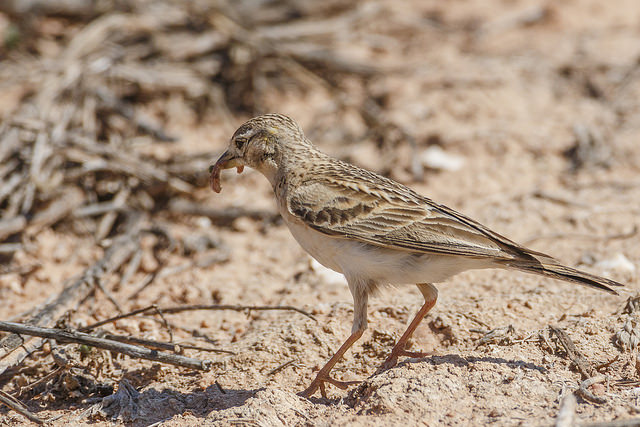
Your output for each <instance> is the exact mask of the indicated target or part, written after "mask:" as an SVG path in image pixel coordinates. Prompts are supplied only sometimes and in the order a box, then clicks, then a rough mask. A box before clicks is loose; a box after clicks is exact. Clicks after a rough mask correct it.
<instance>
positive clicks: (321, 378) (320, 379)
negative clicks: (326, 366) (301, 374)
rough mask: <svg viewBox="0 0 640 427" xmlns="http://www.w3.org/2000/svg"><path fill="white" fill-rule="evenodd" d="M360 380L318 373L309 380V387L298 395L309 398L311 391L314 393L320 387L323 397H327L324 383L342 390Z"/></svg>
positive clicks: (358, 382)
mask: <svg viewBox="0 0 640 427" xmlns="http://www.w3.org/2000/svg"><path fill="white" fill-rule="evenodd" d="M361 382H362V381H338V380H336V379H334V378H331V377H330V376H329V375H327V374H323V373H318V375H317V376H316V378H315V379H314V380H313V381H312V382H311V384H310V385H309V387H307V388H306V390H304V391H303V392H301V393H300V396H302V397H305V398H307V399H308V398H310V397H311V396H312V395H313V393H315V392H316V391H317V390H318V389H320V394H321V395H322V397H324V398H325V399H326V398H327V391H326V389H325V383H329V384H331V385H334V386H336V387H338V388H340V389H342V390H346V389H347V388H349V387H350V386H352V385H357V384H360V383H361Z"/></svg>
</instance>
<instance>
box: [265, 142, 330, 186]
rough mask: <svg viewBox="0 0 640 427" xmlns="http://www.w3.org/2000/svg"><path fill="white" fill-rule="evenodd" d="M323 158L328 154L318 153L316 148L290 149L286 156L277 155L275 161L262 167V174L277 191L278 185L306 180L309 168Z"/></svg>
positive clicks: (266, 162) (268, 161) (269, 161)
mask: <svg viewBox="0 0 640 427" xmlns="http://www.w3.org/2000/svg"><path fill="white" fill-rule="evenodd" d="M322 156H325V157H326V154H324V153H322V152H320V151H318V150H317V149H316V148H315V147H312V148H311V149H309V148H308V147H305V149H289V150H288V151H287V153H286V155H281V153H277V154H276V156H275V157H274V158H273V159H268V160H266V161H265V162H264V163H263V164H262V165H261V167H260V172H261V173H262V174H263V175H264V176H265V177H266V178H267V179H268V180H269V182H270V183H271V186H272V187H273V188H274V189H275V188H276V186H277V185H282V183H287V182H290V181H292V180H301V179H304V176H305V174H306V172H307V170H308V169H309V167H311V166H313V164H315V162H316V160H318V159H319V158H320V157H322Z"/></svg>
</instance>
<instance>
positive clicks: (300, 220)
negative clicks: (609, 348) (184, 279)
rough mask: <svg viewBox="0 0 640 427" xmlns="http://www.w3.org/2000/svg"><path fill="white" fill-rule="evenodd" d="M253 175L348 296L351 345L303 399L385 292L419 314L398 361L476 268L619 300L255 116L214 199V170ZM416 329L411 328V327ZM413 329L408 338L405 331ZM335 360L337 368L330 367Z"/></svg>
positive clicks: (284, 123)
mask: <svg viewBox="0 0 640 427" xmlns="http://www.w3.org/2000/svg"><path fill="white" fill-rule="evenodd" d="M245 165H246V166H249V167H252V168H255V169H257V170H258V171H260V172H261V173H263V174H264V175H265V177H266V178H267V179H268V180H269V182H271V184H272V186H273V189H274V193H275V196H276V199H277V202H278V208H279V210H280V213H281V215H282V217H283V218H284V221H285V223H286V224H287V226H288V227H289V229H290V230H291V233H292V234H293V236H294V237H295V238H296V240H297V241H298V242H299V243H300V245H301V246H302V247H303V248H304V249H305V250H306V251H307V252H309V254H311V256H313V257H314V258H315V259H317V260H318V261H319V262H320V263H321V264H323V265H325V266H326V267H328V268H331V269H333V270H335V271H338V272H340V273H343V274H344V275H345V277H346V279H347V282H348V284H349V288H350V290H351V293H352V294H353V297H354V323H353V330H352V336H351V337H350V338H349V339H348V340H347V342H345V344H344V345H343V347H342V348H341V349H340V350H339V351H338V353H337V354H336V356H334V358H332V359H331V360H330V361H329V362H328V363H327V365H326V366H325V368H323V370H321V372H320V373H319V374H318V377H317V378H316V379H315V380H314V382H313V383H312V385H311V386H310V387H309V388H308V389H307V390H305V392H304V394H305V395H307V396H308V395H310V394H312V393H313V392H314V391H315V390H316V389H317V388H320V390H321V391H322V392H323V394H324V382H325V381H328V382H331V383H332V384H334V385H337V386H344V385H345V384H343V383H340V382H338V381H335V380H333V379H331V378H329V377H328V373H329V371H330V370H331V368H332V367H333V365H334V364H335V362H336V361H337V359H338V358H339V357H340V356H341V355H342V354H343V353H344V351H346V349H347V348H348V347H349V346H350V345H351V344H352V343H353V342H355V340H357V339H358V338H359V337H360V335H361V334H362V331H363V330H364V329H365V328H366V325H367V321H366V316H367V312H366V307H367V300H368V296H369V295H370V294H371V293H373V292H375V290H376V289H377V288H378V287H380V286H384V285H387V284H396V285H401V284H417V286H418V288H419V289H420V290H421V292H422V293H423V295H424V296H425V305H424V306H423V308H422V309H421V311H420V312H419V314H418V316H416V319H414V322H412V325H411V326H410V327H409V328H408V329H407V332H406V333H405V335H403V338H401V340H400V341H399V342H398V344H397V345H396V347H394V349H393V351H392V354H391V356H390V357H389V358H388V359H387V361H386V362H385V367H389V366H393V365H394V364H395V362H396V359H397V356H398V355H403V354H410V353H409V352H406V351H405V350H404V344H405V343H406V340H407V339H408V338H409V337H410V335H411V333H412V332H413V329H415V326H417V324H418V323H419V321H420V320H421V319H422V317H424V314H426V312H428V310H429V309H430V308H431V307H432V306H433V304H435V300H436V298H437V290H436V288H435V287H434V286H433V285H431V284H432V283H437V282H441V281H443V280H445V279H447V278H449V277H451V276H453V275H455V274H457V273H459V272H462V271H465V270H469V269H476V268H512V269H517V270H521V271H526V272H530V273H537V274H542V275H545V276H549V277H553V278H556V279H561V280H566V281H570V282H575V283H579V284H581V285H585V286H591V287H595V288H598V289H601V290H604V291H608V292H611V293H614V294H615V293H616V292H615V291H614V290H613V289H612V287H615V286H622V285H621V284H619V283H617V282H615V281H612V280H609V279H605V278H602V277H598V276H595V275H592V274H589V273H586V272H582V271H579V270H576V269H573V268H570V267H567V266H564V265H562V264H560V263H559V262H558V261H556V260H555V259H553V258H552V257H550V256H548V255H545V254H542V253H540V252H535V251H532V250H530V249H527V248H524V247H522V246H520V245H518V244H517V243H515V242H513V241H511V240H509V239H507V238H506V237H503V236H501V235H500V234H498V233H496V232H494V231H492V230H490V229H488V228H487V227H485V226H483V225H482V224H480V223H478V222H476V221H474V220H472V219H470V218H468V217H466V216H464V215H462V214H460V213H458V212H456V211H454V210H453V209H450V208H448V207H446V206H443V205H440V204H437V203H435V202H433V201H432V200H430V199H428V198H426V197H424V196H421V195H420V194H418V193H416V192H415V191H413V190H411V189H410V188H408V187H406V186H404V185H402V184H400V183H397V182H395V181H393V180H391V179H388V178H385V177H382V176H379V175H377V174H375V173H373V172H369V171H367V170H364V169H361V168H358V167H356V166H354V165H351V164H348V163H345V162H342V161H340V160H337V159H334V158H331V157H329V156H327V155H326V154H324V153H322V152H320V151H319V150H317V149H316V148H315V147H314V146H313V144H311V142H310V141H309V140H308V139H306V137H305V136H304V133H303V131H302V129H301V128H300V127H299V126H298V125H297V124H296V123H295V122H294V121H293V120H292V119H290V118H288V117H286V116H283V115H279V114H267V115H263V116H259V117H256V118H254V119H251V120H249V121H248V122H246V123H245V124H243V125H242V126H241V127H240V128H239V129H238V130H237V131H236V132H235V134H234V136H233V137H232V139H231V143H230V145H229V148H228V149H227V151H226V152H225V153H224V154H223V155H222V156H221V157H220V159H218V161H217V162H216V164H215V165H213V166H212V168H211V187H212V188H213V189H214V190H215V191H216V192H219V191H220V189H221V188H220V170H221V169H226V168H231V167H237V168H238V171H239V172H240V171H241V168H242V167H243V166H245ZM414 323H415V325H414ZM412 327H413V329H412ZM334 359H336V360H334Z"/></svg>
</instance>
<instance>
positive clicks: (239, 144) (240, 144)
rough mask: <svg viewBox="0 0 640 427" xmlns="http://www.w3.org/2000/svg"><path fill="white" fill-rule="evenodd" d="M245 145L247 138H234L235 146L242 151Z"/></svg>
mask: <svg viewBox="0 0 640 427" xmlns="http://www.w3.org/2000/svg"><path fill="white" fill-rule="evenodd" d="M246 143H247V138H236V146H237V147H238V148H239V149H241V150H242V148H244V146H245V144H246Z"/></svg>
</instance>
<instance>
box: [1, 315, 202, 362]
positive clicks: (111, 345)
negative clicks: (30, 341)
mask: <svg viewBox="0 0 640 427" xmlns="http://www.w3.org/2000/svg"><path fill="white" fill-rule="evenodd" d="M0 330H2V331H6V332H12V333H15V334H24V335H32V336H38V337H42V338H50V339H54V340H56V341H57V342H59V343H78V344H85V345H89V346H92V347H97V348H102V349H105V350H109V351H114V352H116V353H122V354H126V355H127V356H130V357H133V358H138V359H147V360H153V361H156V362H162V363H168V364H171V365H175V366H182V367H185V368H190V369H198V370H201V371H207V370H209V369H210V366H211V362H210V361H203V360H198V359H193V358H190V357H184V356H180V355H177V354H170V353H160V352H158V351H156V350H149V349H147V348H145V347H140V346H136V345H131V344H126V343H121V342H118V341H114V340H110V339H106V338H98V337H94V336H93V335H89V334H85V333H82V332H78V331H73V330H63V329H53V328H40V327H37V326H29V325H23V324H20V323H13V322H0Z"/></svg>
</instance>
